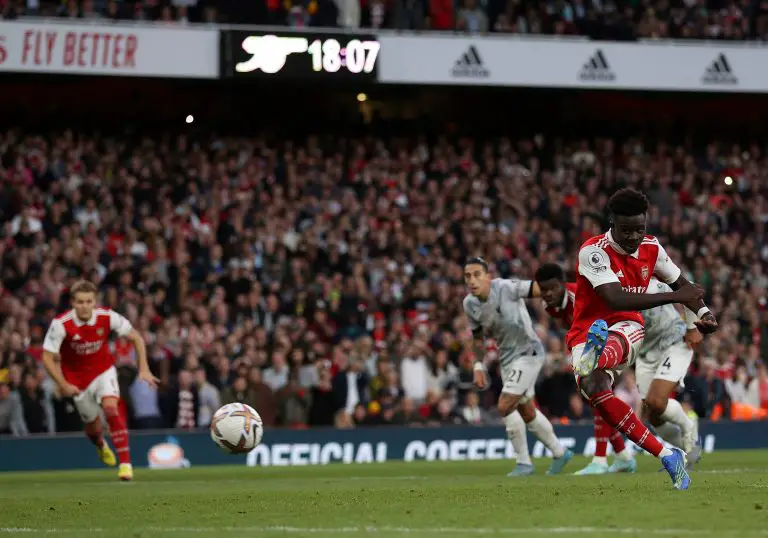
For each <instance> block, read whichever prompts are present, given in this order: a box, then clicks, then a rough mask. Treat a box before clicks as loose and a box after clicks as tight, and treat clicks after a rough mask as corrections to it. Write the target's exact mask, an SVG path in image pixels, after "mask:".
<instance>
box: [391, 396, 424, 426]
mask: <svg viewBox="0 0 768 538" xmlns="http://www.w3.org/2000/svg"><path fill="white" fill-rule="evenodd" d="M393 421H394V422H395V423H397V424H401V425H403V426H412V427H413V426H423V425H424V417H422V416H421V415H419V410H418V407H417V406H416V404H415V403H414V402H413V400H411V399H410V398H403V399H402V400H400V409H399V410H398V411H397V413H395V417H394V419H393Z"/></svg>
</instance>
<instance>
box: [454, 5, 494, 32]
mask: <svg viewBox="0 0 768 538" xmlns="http://www.w3.org/2000/svg"><path fill="white" fill-rule="evenodd" d="M456 29H457V30H461V31H464V32H467V33H470V34H484V33H486V32H487V31H488V15H486V13H485V11H483V10H482V9H481V8H480V7H479V6H478V5H477V1H476V0H464V7H462V8H461V9H459V12H458V15H457V16H456Z"/></svg>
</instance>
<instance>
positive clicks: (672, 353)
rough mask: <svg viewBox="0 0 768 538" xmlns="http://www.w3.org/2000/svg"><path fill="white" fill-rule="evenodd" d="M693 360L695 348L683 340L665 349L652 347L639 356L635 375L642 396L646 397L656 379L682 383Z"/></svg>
mask: <svg viewBox="0 0 768 538" xmlns="http://www.w3.org/2000/svg"><path fill="white" fill-rule="evenodd" d="M692 360H693V350H692V349H691V348H690V347H689V346H688V344H686V343H685V342H683V341H680V342H678V343H677V344H675V345H672V346H669V347H668V348H665V349H652V350H650V351H649V352H648V353H646V354H645V355H641V356H640V357H638V358H637V364H636V365H635V377H636V378H637V390H638V391H639V392H640V396H642V397H643V398H645V397H646V395H647V394H648V391H649V390H650V388H651V383H653V380H654V379H662V380H664V381H672V382H674V383H680V382H681V381H682V380H683V378H684V377H685V374H687V373H688V368H689V367H690V366H691V361H692Z"/></svg>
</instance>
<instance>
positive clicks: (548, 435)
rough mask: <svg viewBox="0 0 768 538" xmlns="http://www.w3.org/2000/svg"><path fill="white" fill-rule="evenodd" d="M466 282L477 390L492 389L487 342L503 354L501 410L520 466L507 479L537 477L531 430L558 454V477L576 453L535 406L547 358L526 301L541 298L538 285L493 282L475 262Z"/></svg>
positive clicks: (479, 260)
mask: <svg viewBox="0 0 768 538" xmlns="http://www.w3.org/2000/svg"><path fill="white" fill-rule="evenodd" d="M464 282H465V283H466V285H467V287H468V288H469V292H470V293H469V295H467V296H466V297H465V298H464V303H463V305H464V313H465V314H466V315H467V318H468V319H469V327H470V329H471V330H472V340H473V351H474V354H475V361H476V362H475V385H476V386H477V387H478V388H480V389H484V388H487V386H488V373H487V369H486V365H485V363H484V354H485V339H486V338H493V339H494V340H496V344H497V346H498V348H499V362H500V365H501V373H502V378H503V382H504V387H503V388H502V391H501V396H499V403H498V409H499V413H500V414H501V416H502V417H503V418H504V423H505V425H506V429H507V436H508V437H509V439H510V441H511V442H512V446H513V447H514V449H515V452H516V453H517V465H516V467H515V469H514V470H513V471H512V472H511V473H509V474H508V475H507V476H525V475H530V474H533V472H534V468H533V464H532V463H531V458H530V454H529V452H528V441H527V439H526V433H525V428H526V426H527V429H528V430H529V431H531V433H533V434H534V435H535V436H536V437H537V438H538V439H539V440H540V441H541V442H542V443H544V446H546V447H547V448H548V449H549V450H550V451H551V452H552V455H553V460H552V465H551V466H550V468H549V470H548V471H547V474H550V475H553V474H558V473H559V472H560V471H561V470H562V469H563V467H565V465H566V464H567V463H568V462H569V461H570V460H571V458H572V457H573V453H572V452H571V451H570V450H569V449H567V448H565V447H563V445H562V444H561V443H560V441H559V440H558V439H557V436H556V435H555V431H554V429H553V428H552V423H550V421H549V420H548V419H547V418H546V417H545V416H544V415H543V414H542V413H541V411H539V410H538V409H536V406H535V405H534V403H533V396H534V386H535V384H536V379H537V378H538V377H539V371H540V370H541V367H542V366H543V365H544V360H545V358H546V355H545V352H544V346H543V345H542V343H541V340H540V339H539V337H538V335H537V334H536V332H535V331H534V329H533V323H532V322H531V317H530V315H529V314H528V308H527V306H526V304H525V299H529V298H533V297H538V296H539V288H538V284H536V283H535V282H532V281H530V280H507V279H501V278H491V274H490V272H489V268H488V263H487V262H486V261H485V260H483V259H482V258H479V257H476V258H470V259H469V260H468V261H467V262H466V263H465V264H464Z"/></svg>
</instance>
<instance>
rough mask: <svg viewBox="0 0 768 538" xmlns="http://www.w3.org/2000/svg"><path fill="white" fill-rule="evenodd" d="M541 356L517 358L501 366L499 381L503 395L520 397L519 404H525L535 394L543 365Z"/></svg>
mask: <svg viewBox="0 0 768 538" xmlns="http://www.w3.org/2000/svg"><path fill="white" fill-rule="evenodd" d="M543 359H544V357H543V356H538V357H536V356H532V355H528V356H523V357H518V358H516V359H514V360H512V361H510V362H508V363H506V364H503V365H502V366H501V379H502V380H503V381H504V387H503V388H502V389H501V392H502V393H503V394H512V395H514V396H522V397H521V398H520V403H526V402H528V401H529V400H531V399H532V398H533V397H534V395H535V394H536V390H535V389H536V380H537V379H538V378H539V372H540V371H541V367H542V366H543V365H544V360H543Z"/></svg>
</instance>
